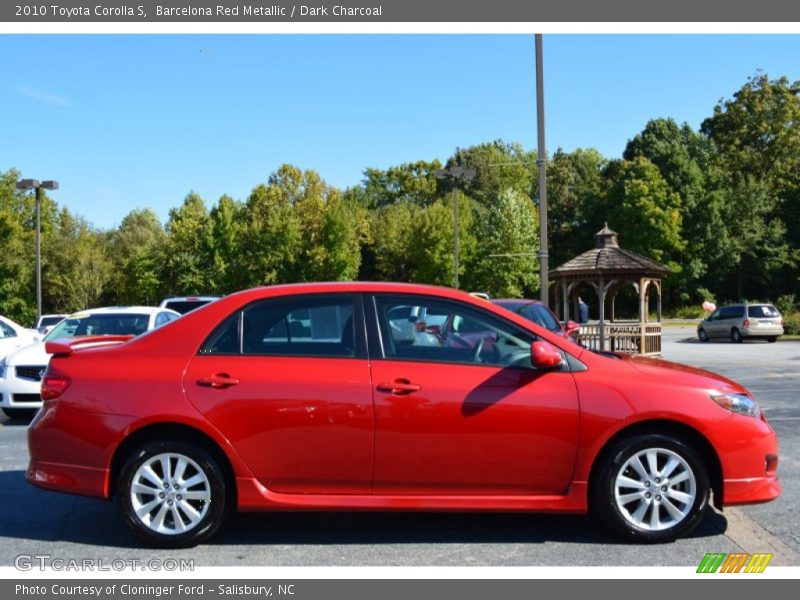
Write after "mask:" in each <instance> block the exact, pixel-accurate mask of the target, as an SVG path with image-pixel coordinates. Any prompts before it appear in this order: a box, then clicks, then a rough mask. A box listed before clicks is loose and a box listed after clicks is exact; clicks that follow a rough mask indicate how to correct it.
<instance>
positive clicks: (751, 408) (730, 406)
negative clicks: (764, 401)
mask: <svg viewBox="0 0 800 600" xmlns="http://www.w3.org/2000/svg"><path fill="white" fill-rule="evenodd" d="M709 396H710V398H711V399H712V400H713V401H714V402H716V403H717V404H719V405H720V406H721V407H722V408H724V409H725V410H729V411H731V412H735V413H737V414H740V415H745V416H748V417H755V418H759V417H760V416H761V411H759V409H758V404H756V401H755V400H753V399H752V398H751V397H750V396H745V395H744V394H726V393H722V392H712V393H711V394H709Z"/></svg>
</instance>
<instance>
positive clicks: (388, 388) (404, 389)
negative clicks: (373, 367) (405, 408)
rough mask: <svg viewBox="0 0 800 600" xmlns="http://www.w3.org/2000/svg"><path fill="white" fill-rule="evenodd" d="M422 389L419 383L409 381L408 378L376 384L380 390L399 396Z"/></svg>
mask: <svg viewBox="0 0 800 600" xmlns="http://www.w3.org/2000/svg"><path fill="white" fill-rule="evenodd" d="M421 389H422V386H421V385H418V384H416V383H411V382H410V381H409V380H408V379H395V380H394V381H387V382H385V383H379V384H378V390H379V391H381V392H391V393H392V394H397V395H399V396H402V395H405V394H411V393H412V392H418V391H420V390H421Z"/></svg>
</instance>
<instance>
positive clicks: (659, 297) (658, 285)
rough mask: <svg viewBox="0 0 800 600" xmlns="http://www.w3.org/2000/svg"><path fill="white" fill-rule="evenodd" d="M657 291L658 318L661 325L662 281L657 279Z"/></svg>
mask: <svg viewBox="0 0 800 600" xmlns="http://www.w3.org/2000/svg"><path fill="white" fill-rule="evenodd" d="M655 284H656V291H657V292H658V305H657V307H656V315H657V316H658V323H659V324H661V280H660V279H656V280H655Z"/></svg>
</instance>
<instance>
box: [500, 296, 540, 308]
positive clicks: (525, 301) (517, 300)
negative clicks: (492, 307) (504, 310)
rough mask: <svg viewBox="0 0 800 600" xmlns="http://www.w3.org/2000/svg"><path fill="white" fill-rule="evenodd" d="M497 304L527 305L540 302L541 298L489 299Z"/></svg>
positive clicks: (505, 305)
mask: <svg viewBox="0 0 800 600" xmlns="http://www.w3.org/2000/svg"><path fill="white" fill-rule="evenodd" d="M490 302H492V303H493V304H497V305H499V306H503V307H507V306H527V305H528V304H542V301H541V300H529V299H527V298H494V299H492V300H490Z"/></svg>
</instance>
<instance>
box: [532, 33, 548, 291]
mask: <svg viewBox="0 0 800 600" xmlns="http://www.w3.org/2000/svg"><path fill="white" fill-rule="evenodd" d="M535 40H536V116H537V133H538V137H539V146H538V149H537V151H536V164H538V165H539V279H540V281H541V284H542V291H541V294H540V298H541V301H542V303H543V304H545V305H546V306H550V282H549V281H548V279H547V277H548V273H547V271H548V255H547V150H546V149H545V145H544V74H543V67H542V62H543V58H542V34H541V33H537V34H535Z"/></svg>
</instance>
